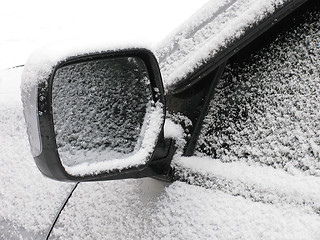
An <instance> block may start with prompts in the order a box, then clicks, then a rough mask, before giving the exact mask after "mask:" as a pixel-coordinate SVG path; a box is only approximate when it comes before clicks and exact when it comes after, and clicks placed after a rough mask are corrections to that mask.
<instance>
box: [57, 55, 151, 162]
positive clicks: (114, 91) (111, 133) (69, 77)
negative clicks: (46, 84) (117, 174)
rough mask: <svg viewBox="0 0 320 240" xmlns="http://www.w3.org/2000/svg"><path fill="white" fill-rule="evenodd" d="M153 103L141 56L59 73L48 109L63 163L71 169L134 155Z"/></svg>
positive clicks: (73, 67) (73, 66) (63, 69)
mask: <svg viewBox="0 0 320 240" xmlns="http://www.w3.org/2000/svg"><path fill="white" fill-rule="evenodd" d="M151 100H152V96H151V90H150V82H149V77H148V73H147V70H146V67H145V65H144V62H143V61H142V60H141V59H140V58H136V57H117V58H106V59H100V60H92V61H87V62H80V63H74V64H71V65H66V66H63V67H61V68H60V69H58V70H57V71H56V73H55V76H54V80H53V86H52V110H53V121H54V127H55V133H56V143H57V147H58V152H59V156H60V159H61V162H62V164H63V165H64V166H65V167H66V166H67V167H72V166H75V165H77V164H80V163H84V162H86V163H89V164H91V163H92V162H102V161H107V160H112V159H123V158H126V157H128V156H131V155H133V154H134V153H136V152H137V151H138V150H139V148H140V146H141V142H142V138H143V133H144V131H145V128H146V127H145V125H146V116H147V115H148V113H149V112H150V109H151Z"/></svg>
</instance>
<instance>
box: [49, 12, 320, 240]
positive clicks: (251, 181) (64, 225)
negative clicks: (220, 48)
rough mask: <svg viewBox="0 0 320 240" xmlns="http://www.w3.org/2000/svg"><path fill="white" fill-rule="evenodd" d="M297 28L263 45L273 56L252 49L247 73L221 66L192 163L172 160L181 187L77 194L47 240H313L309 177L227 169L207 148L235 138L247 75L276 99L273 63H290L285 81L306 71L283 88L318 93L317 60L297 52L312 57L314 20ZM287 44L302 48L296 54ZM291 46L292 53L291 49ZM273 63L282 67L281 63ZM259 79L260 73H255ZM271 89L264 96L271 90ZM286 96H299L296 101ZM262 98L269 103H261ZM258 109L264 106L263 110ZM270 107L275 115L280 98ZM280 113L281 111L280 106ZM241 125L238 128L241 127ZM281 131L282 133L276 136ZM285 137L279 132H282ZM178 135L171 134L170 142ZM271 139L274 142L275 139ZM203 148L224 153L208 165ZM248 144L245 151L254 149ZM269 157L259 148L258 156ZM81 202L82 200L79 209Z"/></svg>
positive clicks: (116, 186)
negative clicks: (232, 115) (220, 77)
mask: <svg viewBox="0 0 320 240" xmlns="http://www.w3.org/2000/svg"><path fill="white" fill-rule="evenodd" d="M306 19H308V20H307V21H306V22H305V23H302V24H300V23H297V24H296V25H293V27H292V28H291V29H292V30H291V31H289V33H288V34H287V35H285V34H284V35H282V38H281V40H278V42H277V41H275V42H274V40H272V41H271V45H272V47H271V48H274V49H275V50H273V51H271V50H270V48H269V47H268V46H269V45H268V44H266V45H264V46H263V47H262V46H260V48H261V47H262V49H263V50H260V51H259V50H258V51H257V52H254V53H255V54H256V55H258V57H256V55H250V54H248V55H247V58H248V59H250V58H252V59H253V60H252V62H253V63H250V61H245V63H246V64H247V65H246V64H244V65H241V63H242V61H243V60H244V58H242V57H244V55H241V54H240V57H236V58H235V60H232V61H233V62H232V63H231V65H230V64H229V65H227V69H226V71H225V74H224V75H223V76H222V79H221V81H220V84H222V86H225V85H226V86H227V87H226V88H224V87H221V89H220V88H219V85H218V87H217V88H218V90H219V92H217V93H216V94H215V96H214V98H213V100H212V102H211V106H210V109H209V112H208V115H207V117H206V119H205V121H204V126H205V127H204V128H203V130H202V133H201V135H200V139H199V144H198V147H197V152H196V156H193V157H177V156H176V157H175V158H174V159H173V165H174V166H175V169H176V172H175V174H176V176H177V177H178V178H179V180H180V181H182V182H180V181H177V182H174V183H172V184H171V185H169V186H163V185H161V184H160V183H157V182H154V181H155V180H152V179H140V180H125V181H117V182H105V183H97V184H92V183H88V184H87V183H85V184H80V185H79V187H78V189H77V190H76V191H75V193H74V195H73V197H72V198H71V200H70V202H69V203H68V204H67V206H66V208H65V209H64V211H63V212H62V214H61V217H60V218H59V220H58V222H57V225H56V226H55V229H54V230H53V234H52V239H59V238H70V237H72V236H74V237H75V238H81V239H83V238H87V236H90V237H88V238H91V237H92V238H104V239H134V238H137V239H318V238H319V236H320V215H319V206H320V197H319V196H320V187H319V186H320V179H319V178H318V177H317V174H315V173H313V174H312V172H308V171H301V169H299V168H290V167H289V166H287V168H282V167H281V166H278V167H277V166H276V165H273V164H266V163H262V164H260V163H259V162H258V163H257V164H253V163H252V162H250V161H247V159H243V158H240V159H238V160H237V161H232V159H229V160H228V156H229V155H230V154H231V155H230V156H233V155H232V152H231V153H228V151H227V148H226V147H225V146H226V145H225V144H223V141H222V142H221V143H220V145H218V144H217V143H216V142H215V141H218V140H219V139H220V138H219V136H224V135H225V136H224V138H221V139H222V140H224V139H225V137H226V136H231V137H232V136H233V135H232V132H231V133H230V132H228V131H233V129H236V128H235V127H234V126H233V125H232V123H236V122H237V121H240V120H241V119H240V117H239V114H240V115H241V113H242V112H241V111H240V110H239V109H238V110H237V108H236V106H241V104H240V103H241V102H240V103H239V102H234V101H235V100H236V99H237V98H240V99H241V97H244V98H245V97H246V94H251V93H252V92H251V91H250V90H251V88H250V87H249V88H248V89H247V90H246V89H245V88H243V91H242V92H241V91H240V90H241V83H242V82H244V83H243V84H244V85H245V84H246V81H249V80H250V79H251V77H252V76H251V75H250V74H252V75H253V78H254V79H253V80H252V81H255V82H257V83H261V84H262V83H263V81H266V78H268V77H269V80H270V81H272V80H274V81H278V85H276V86H278V89H282V87H281V86H283V87H284V88H287V89H289V88H288V86H287V85H285V84H284V83H283V82H281V81H280V80H282V81H284V82H286V81H291V80H290V79H289V78H286V77H283V74H282V73H281V71H282V70H284V71H286V70H289V69H292V66H291V68H287V69H286V68H284V66H283V65H281V62H282V63H283V62H284V63H288V64H289V63H290V61H295V60H297V59H298V61H299V59H300V63H299V64H296V65H295V66H296V69H294V70H292V71H294V72H296V73H298V72H299V70H298V69H299V67H302V68H303V69H304V70H306V71H305V73H301V72H299V75H298V76H300V78H301V79H300V81H301V82H300V83H299V82H298V83H297V82H292V83H291V85H290V82H289V85H290V86H294V85H296V86H297V85H298V84H301V85H299V86H301V87H302V88H303V91H304V90H306V89H307V88H308V87H309V88H310V91H311V93H309V94H311V95H312V94H314V93H316V92H317V91H319V88H317V86H320V85H319V83H320V80H319V73H318V70H317V69H318V68H317V66H318V65H319V64H318V61H319V60H318V59H317V58H308V57H306V56H305V53H307V52H309V53H310V54H311V55H310V56H313V54H312V53H314V54H315V55H317V54H318V50H317V49H318V48H317V46H318V45H317V44H318V43H319V40H318V39H319V38H318V37H317V34H318V31H317V29H319V27H318V25H317V22H316V23H315V24H311V23H310V21H312V20H313V21H317V20H316V19H318V20H319V18H317V17H316V15H312V16H311V17H306ZM309 20H310V21H309ZM319 22H320V21H318V23H319ZM299 24H300V25H299ZM301 32H302V34H301ZM288 35H290V36H291V38H290V37H288ZM297 39H298V40H300V41H301V42H302V43H303V44H300V45H299V41H298V40H297ZM281 41H282V43H281ZM267 42H268V41H267ZM273 42H274V43H273ZM279 42H280V44H279ZM301 42H300V43H301ZM277 44H278V45H277ZM297 45H298V47H295V46H297ZM310 46H312V47H313V48H312V47H310ZM258 49H259V48H258ZM266 49H267V50H266ZM268 50H270V51H268ZM308 50H309V51H308ZM259 54H260V55H259ZM300 54H301V55H300ZM279 55H280V56H282V57H284V59H286V58H287V60H284V59H282V57H280V56H279ZM294 56H295V57H294ZM297 56H298V57H297ZM275 58H278V60H279V62H278V64H277V65H276V66H274V68H272V66H273V65H274V63H275V62H276V61H275ZM301 58H303V59H304V60H303V59H301ZM261 59H262V60H264V61H262V60H261ZM268 59H269V60H268ZM259 60H260V61H261V62H259ZM237 61H238V62H237ZM266 61H267V62H266ZM249 64H252V65H249ZM254 64H258V65H254ZM291 64H292V63H291ZM239 65H240V66H241V67H242V68H244V70H243V71H244V72H245V73H246V74H245V75H244V77H243V79H242V80H241V77H240V76H238V75H237V73H239V74H240V73H242V74H243V72H242V70H241V69H240V70H239V69H236V67H238V66H239ZM239 68H240V67H239ZM279 68H280V69H279ZM234 69H236V70H234ZM265 69H269V70H270V71H269V72H268V71H266V72H264V70H265ZM310 69H312V70H313V73H314V74H313V76H312V74H311V72H309V70H310ZM246 70H247V72H246ZM232 71H234V72H232ZM231 73H232V74H231ZM230 75H231V77H230ZM276 76H281V79H280V80H279V78H277V77H276ZM228 77H229V78H228ZM228 79H230V80H229V82H227V83H225V82H226V80H228ZM239 79H240V80H239ZM248 79H249V80H248ZM298 79H299V78H298ZM298 79H295V80H298ZM308 79H309V80H310V81H312V83H310V84H309V86H308V84H307V85H306V84H305V83H306V82H308V81H309V80H308ZM237 81H239V82H240V83H239V82H237ZM259 81H260V82H259ZM271 83H272V82H270V84H269V85H270V87H272V86H273V85H272V84H271ZM233 84H234V85H235V87H233ZM237 84H238V85H237ZM262 85H263V84H262ZM269 85H268V86H269ZM250 86H252V89H253V90H254V91H256V92H259V94H258V96H260V95H262V96H264V95H265V94H264V93H263V91H267V93H268V91H270V88H267V87H266V86H265V85H263V86H264V87H263V88H261V89H259V88H258V87H257V86H255V85H254V84H252V85H250ZM229 88H230V89H231V90H229ZM239 89H240V90H239ZM275 90H276V89H275ZM289 90H290V89H289ZM233 92H235V96H232V95H231V96H229V95H230V94H232V93H233ZM273 92H276V91H273ZM224 94H226V95H224ZM228 94H229V95H228ZM281 94H282V95H281ZM296 94H297V96H300V95H299V94H298V93H296ZM251 95H252V94H251ZM251 95H250V96H251ZM276 95H277V96H283V97H284V98H285V99H286V102H288V101H290V100H293V99H294V96H295V94H293V95H291V98H288V96H287V95H286V94H285V92H281V91H280V92H276ZM302 95H303V92H302ZM250 96H249V97H250ZM318 96H319V94H314V95H312V97H310V99H309V100H310V101H311V102H312V104H311V105H312V106H313V108H310V111H311V113H313V114H314V115H313V116H312V117H313V118H312V119H313V120H311V121H313V122H314V125H313V126H311V125H310V123H308V126H310V128H309V130H310V131H315V132H314V134H313V135H312V136H313V137H312V139H313V140H314V143H315V144H318V142H317V139H316V138H317V131H318V130H317V126H318V124H317V122H318V121H319V118H318V116H319V114H318V113H319V109H320V106H319V101H317V99H318ZM215 97H216V98H215ZM270 98H272V96H269V99H270ZM274 98H275V97H274ZM313 98H314V99H313ZM252 99H253V98H252ZM224 100H226V101H224ZM233 100H234V101H233ZM258 100H259V99H258ZM272 100H273V99H272ZM296 100H300V102H302V103H303V102H306V100H305V99H296ZM252 101H253V105H252V106H259V102H255V101H254V100H252ZM284 102H285V101H284ZM230 103H233V105H232V104H230ZM237 103H238V104H237ZM219 104H220V105H219ZM228 104H229V105H228ZM247 104H249V103H247ZM263 104H267V103H265V102H263ZM278 105H279V106H281V98H280V102H279V103H278ZM271 106H272V105H271ZM285 106H287V107H290V104H289V105H285ZM217 107H219V108H221V109H222V110H224V111H226V112H227V113H228V111H227V110H228V109H230V111H231V112H232V113H234V114H235V117H234V118H230V119H228V117H230V115H228V114H225V113H224V112H223V111H222V112H221V111H220V112H217V111H215V110H216V109H217ZM249 110H250V109H249ZM281 110H284V111H285V110H286V109H285V107H284V108H281V109H279V112H280V113H281ZM262 113H263V112H262ZM237 114H238V115H237ZM248 114H252V116H253V117H254V116H255V115H254V112H250V111H249V113H248ZM220 118H221V119H220ZM219 119H220V120H223V121H224V123H225V122H227V123H228V121H229V122H230V124H229V125H228V124H226V126H224V125H222V127H221V128H222V130H221V129H220V130H221V132H219V131H218V130H216V129H215V127H216V123H217V121H218V120H219ZM278 120H280V119H278ZM257 121H258V122H257V124H263V122H262V121H259V120H257ZM306 121H309V119H308V120H306ZM250 123H252V124H253V125H255V122H254V121H253V120H252V119H249V120H248V124H250ZM302 123H303V122H302ZM242 124H245V121H244V123H242ZM289 125H290V124H289ZM218 127H219V126H218ZM285 127H286V124H284V126H283V129H285ZM289 128H290V127H289ZM212 129H214V130H212ZM278 130H279V129H278ZM289 130H290V129H289ZM289 130H288V129H286V131H289ZM256 132H258V131H256ZM254 133H255V132H250V131H249V133H246V132H244V136H243V137H244V138H248V137H250V136H251V135H252V136H254ZM215 134H217V136H215ZM223 134H224V135H223ZM245 134H247V135H245ZM276 134H277V133H275V135H276ZM181 135H182V134H181V133H180V137H181ZM280 135H281V134H280ZM270 136H272V134H271V135H270ZM318 136H319V135H318ZM217 139H218V140H217ZM221 139H220V140H221ZM236 139H237V138H236ZM279 139H280V140H281V136H280V138H279ZM283 140H285V139H283ZM310 140H311V139H310ZM203 142H205V143H206V144H205V146H204V148H205V150H207V149H208V148H209V147H210V146H211V145H212V147H215V149H218V150H224V152H223V153H221V154H220V155H218V157H215V156H213V155H210V153H211V152H212V151H209V150H207V151H204V150H203V149H202V150H201V147H200V145H201V144H202V143H203ZM251 142H255V140H252V141H251ZM218 143H219V141H218ZM232 144H233V145H235V146H237V144H238V145H240V146H243V145H244V146H246V145H245V144H246V143H245V142H243V141H242V142H241V140H239V142H236V140H235V142H233V143H232ZM278 145H279V144H278ZM289 146H290V143H289ZM223 147H224V148H225V149H224V148H223ZM231 147H232V145H231V146H230V148H231ZM248 147H250V144H249V145H248ZM262 147H263V146H262ZM269 148H270V147H267V149H269ZM316 149H317V147H315V152H316ZM309 150H310V149H309ZM280 153H281V152H280ZM228 154H229V155H228ZM316 154H317V153H316ZM206 155H207V156H206ZM285 155H286V154H284V156H285ZM271 159H274V160H275V162H274V163H275V164H276V163H277V162H278V161H277V162H276V160H277V157H276V156H273V157H272V158H271ZM261 160H262V159H261ZM150 185H151V186H152V189H153V191H155V193H152V194H151V195H150V192H149V191H150V190H148V187H145V186H149V187H150ZM85 196H90V197H85ZM84 198H86V199H85V200H83V199H84ZM97 199H99V201H98V200H97ZM102 199H103V200H102ZM86 205H89V206H92V208H90V209H89V210H86V209H85V206H86ZM73 216H76V217H75V219H78V220H79V221H72V220H71V219H72V217H73ZM97 229H99V231H97Z"/></svg>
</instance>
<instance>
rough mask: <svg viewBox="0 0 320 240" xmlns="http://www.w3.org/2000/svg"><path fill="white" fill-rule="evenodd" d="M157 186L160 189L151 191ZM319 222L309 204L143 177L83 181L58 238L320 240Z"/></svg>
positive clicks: (55, 236) (58, 228) (58, 229)
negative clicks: (259, 199)
mask: <svg viewBox="0 0 320 240" xmlns="http://www.w3.org/2000/svg"><path fill="white" fill-rule="evenodd" d="M192 160H195V162H197V161H198V160H199V161H201V159H200V158H199V159H192ZM146 185H147V187H146ZM151 187H152V189H157V191H156V192H153V193H152V194H149V191H150V189H149V188H151ZM248 187H250V186H248ZM106 199H107V204H106ZM146 201H147V202H146ZM88 206H90V210H87V208H88ZM319 227H320V217H319V215H318V214H316V213H315V212H313V211H312V210H311V209H310V208H308V207H301V206H298V205H294V204H288V203H285V202H283V203H281V204H265V203H263V202H256V201H252V200H251V199H250V198H248V199H246V198H243V197H242V196H232V195H231V194H229V193H224V192H222V191H220V190H217V189H206V188H204V187H198V186H192V185H189V184H186V183H183V182H175V183H172V184H171V185H169V186H163V185H161V183H159V182H157V181H156V180H152V179H141V180H124V181H111V182H101V183H96V184H93V183H85V184H81V185H80V186H79V188H78V189H77V191H76V192H75V193H74V195H73V198H72V199H71V200H70V202H69V204H68V207H67V208H66V209H65V210H64V211H63V213H62V215H61V218H60V219H59V221H58V223H57V226H56V228H55V229H54V231H53V236H52V237H53V239H89V238H90V239H102V238H104V239H177V240H179V239H219V240H227V239H228V240H229V239H230V240H231V239H246V240H247V239H252V240H257V239H268V240H269V239H288V240H289V239H290V240H292V239H299V240H301V239H306V240H310V239H318V237H319V234H320V232H319V231H320V230H319V229H320V228H319ZM89 236H90V237H89Z"/></svg>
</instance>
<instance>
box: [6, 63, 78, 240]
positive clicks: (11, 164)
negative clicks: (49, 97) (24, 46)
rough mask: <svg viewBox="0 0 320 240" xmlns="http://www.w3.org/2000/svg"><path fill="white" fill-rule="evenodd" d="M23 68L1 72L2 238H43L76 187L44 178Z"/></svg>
mask: <svg viewBox="0 0 320 240" xmlns="http://www.w3.org/2000/svg"><path fill="white" fill-rule="evenodd" d="M21 72H22V69H21V68H17V69H12V70H7V71H2V72H1V73H0V164H1V167H0V176H1V178H0V186H1V187H0V239H40V238H44V236H45V234H46V231H47V230H48V228H49V226H50V224H51V221H52V220H53V219H54V217H55V215H56V212H57V210H58V209H59V207H60V205H61V203H62V202H63V200H64V198H65V197H66V196H67V194H68V192H69V191H70V190H71V187H72V185H73V184H70V183H59V182H54V181H52V180H49V179H47V178H45V177H43V176H42V175H41V173H40V172H39V170H38V169H37V167H36V166H35V164H34V161H33V158H32V156H31V153H30V148H29V143H28V138H27V133H26V126H25V121H24V117H23V113H22V104H21V100H20V90H19V86H20V79H21Z"/></svg>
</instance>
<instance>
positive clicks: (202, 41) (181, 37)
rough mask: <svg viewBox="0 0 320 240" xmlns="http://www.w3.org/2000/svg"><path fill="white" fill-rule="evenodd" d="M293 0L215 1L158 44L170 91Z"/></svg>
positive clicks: (157, 52) (165, 79)
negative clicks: (249, 29) (250, 29)
mask: <svg viewBox="0 0 320 240" xmlns="http://www.w3.org/2000/svg"><path fill="white" fill-rule="evenodd" d="M286 2H289V0H212V1H209V2H208V3H207V4H205V5H204V6H203V7H202V8H201V9H199V10H198V11H197V12H196V13H195V14H194V15H193V16H192V17H191V18H190V19H188V20H187V21H186V22H185V23H183V25H181V26H180V27H178V28H177V29H176V30H175V31H173V32H172V33H171V34H170V35H169V36H168V37H167V38H165V39H164V40H163V41H161V42H160V43H159V44H157V45H156V47H155V51H156V55H157V56H158V58H159V63H160V68H161V73H162V77H163V80H164V86H165V89H166V91H169V90H170V89H171V88H172V86H173V85H175V84H176V83H178V82H180V81H181V80H183V78H185V77H186V76H187V75H188V74H190V73H192V71H194V70H195V69H197V68H198V67H200V66H201V65H202V64H205V63H206V62H207V61H208V60H209V59H211V58H213V57H214V56H215V55H216V54H217V53H219V51H221V50H223V49H225V48H226V47H227V46H228V45H229V44H230V43H232V42H234V41H235V40H237V39H239V38H240V37H241V36H242V35H243V34H244V33H245V30H247V29H248V28H251V27H252V26H254V25H255V24H257V23H258V22H260V21H261V20H263V19H265V18H266V17H267V16H269V15H270V14H272V13H273V12H275V11H276V9H278V8H279V7H281V6H282V5H283V4H284V3H286Z"/></svg>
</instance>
